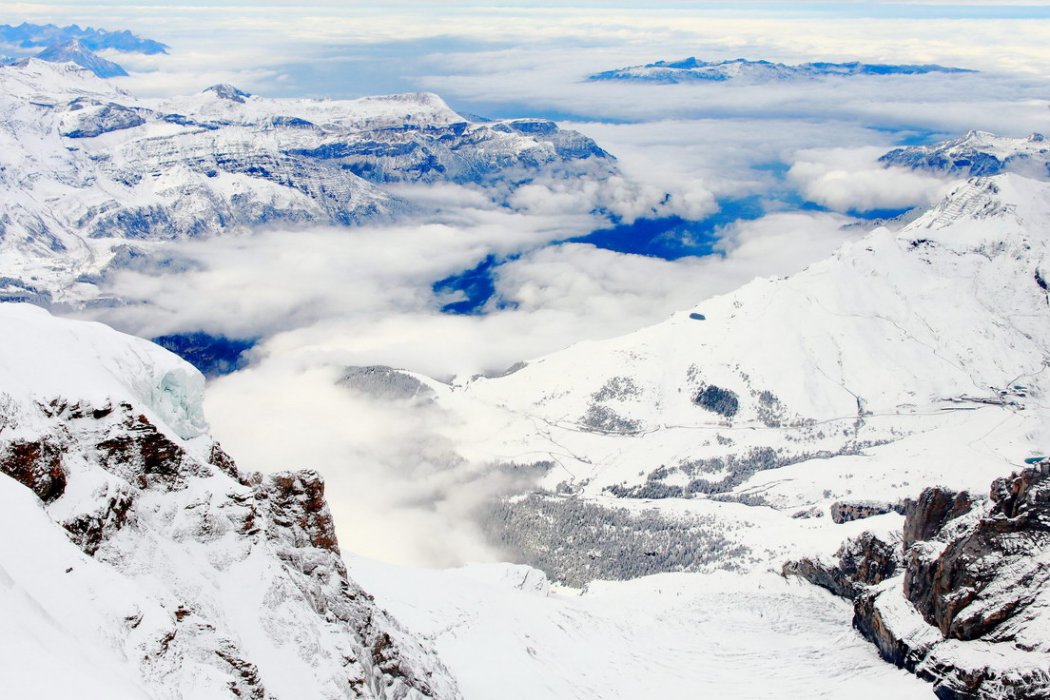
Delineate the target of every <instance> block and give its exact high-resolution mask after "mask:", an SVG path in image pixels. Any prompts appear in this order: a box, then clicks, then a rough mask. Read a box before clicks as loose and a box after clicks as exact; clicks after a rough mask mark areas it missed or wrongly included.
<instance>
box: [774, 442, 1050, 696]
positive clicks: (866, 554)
mask: <svg viewBox="0 0 1050 700" xmlns="http://www.w3.org/2000/svg"><path fill="white" fill-rule="evenodd" d="M784 573H785V574H793V575H798V576H801V577H803V578H805V579H806V580H808V581H810V582H812V583H814V584H816V585H819V586H822V587H824V588H826V589H828V590H830V591H832V592H833V593H835V594H837V595H841V596H844V597H848V598H852V599H853V600H854V620H853V624H854V626H855V627H856V628H857V629H858V630H859V631H860V632H861V634H863V635H864V636H865V637H866V638H868V639H869V640H870V641H872V642H873V643H874V644H875V645H876V646H878V648H879V651H880V653H881V654H882V656H883V657H884V658H885V659H886V660H887V661H890V662H892V663H894V664H896V665H898V666H901V667H904V668H907V669H908V670H910V671H912V672H914V673H915V674H917V675H918V676H920V677H922V678H925V679H927V680H929V681H931V682H933V684H934V691H935V692H936V694H937V696H938V697H940V698H945V699H949V700H957V699H958V700H963V699H967V700H968V699H972V698H989V699H992V698H994V699H1000V700H1001V699H1009V700H1021V699H1025V700H1035V699H1038V698H1050V615H1048V612H1047V610H1048V609H1050V608H1048V603H1050V590H1048V588H1047V583H1048V581H1050V463H1046V462H1043V463H1041V464H1038V465H1036V466H1033V467H1030V468H1027V469H1024V470H1022V471H1020V472H1017V473H1015V474H1013V475H1011V476H1010V477H1006V478H1001V479H997V480H996V481H995V482H994V483H993V484H992V487H991V490H990V493H989V497H988V499H987V501H982V502H975V501H974V499H973V498H972V497H971V496H970V495H969V494H967V493H965V492H961V493H955V492H952V491H949V490H947V489H943V488H936V487H935V488H928V489H926V490H924V491H923V492H922V494H921V495H920V496H919V498H918V499H916V500H915V501H912V502H910V503H909V504H908V507H907V514H906V519H905V523H904V530H903V534H902V540H901V544H900V547H896V546H893V547H892V548H891V546H890V545H889V544H888V543H886V542H884V541H882V540H880V539H878V538H876V537H874V536H873V535H871V534H870V533H866V534H865V535H863V536H862V537H860V538H858V539H856V540H853V541H851V542H849V543H847V544H846V545H844V546H843V549H842V550H840V552H839V554H838V560H837V561H832V562H828V561H821V560H819V559H802V560H799V561H795V562H790V563H788V564H787V565H786V566H785V567H784Z"/></svg>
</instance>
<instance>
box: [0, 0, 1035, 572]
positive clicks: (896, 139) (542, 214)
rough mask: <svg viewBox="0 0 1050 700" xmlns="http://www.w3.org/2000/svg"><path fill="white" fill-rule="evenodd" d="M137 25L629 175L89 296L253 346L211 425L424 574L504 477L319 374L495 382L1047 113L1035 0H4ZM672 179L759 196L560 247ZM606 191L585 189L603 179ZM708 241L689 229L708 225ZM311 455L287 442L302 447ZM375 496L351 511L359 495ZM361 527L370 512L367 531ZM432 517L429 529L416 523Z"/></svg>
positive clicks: (130, 281) (119, 318)
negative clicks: (714, 70) (529, 125)
mask: <svg viewBox="0 0 1050 700" xmlns="http://www.w3.org/2000/svg"><path fill="white" fill-rule="evenodd" d="M22 20H29V21H36V22H48V21H50V22H55V23H57V24H68V23H72V22H76V23H80V24H82V25H84V24H91V25H95V26H102V27H105V28H110V29H121V28H130V29H132V30H134V31H136V32H137V33H139V34H141V35H142V36H145V37H149V38H152V39H156V40H159V41H162V42H165V43H167V44H169V45H170V46H171V52H170V54H168V55H164V56H137V55H127V54H113V55H112V56H109V54H107V56H109V57H111V58H113V59H114V60H118V61H119V62H120V63H122V64H123V65H124V66H125V67H127V68H128V69H129V70H130V71H131V73H132V75H131V76H130V77H129V78H125V79H121V80H120V84H121V86H122V87H124V88H126V89H128V90H130V91H132V92H135V93H138V94H143V95H155V96H169V95H178V94H189V93H194V92H197V91H198V90H200V89H202V88H204V87H206V86H207V85H210V84H213V83H218V82H230V83H233V84H235V85H237V86H238V87H241V88H244V89H247V90H250V91H252V92H256V93H259V94H262V95H265V96H274V97H326V96H327V97H333V98H353V97H358V96H363V95H368V94H379V93H389V92H398V91H415V90H428V91H434V92H437V93H439V94H440V95H441V96H442V97H443V98H445V99H446V100H447V101H448V102H449V104H450V105H451V106H453V107H454V108H455V109H457V110H460V111H462V112H466V113H474V114H481V115H487V116H492V117H510V116H540V117H549V118H554V119H557V120H559V122H560V123H561V125H562V126H563V127H565V128H573V129H576V130H579V131H581V132H583V133H585V134H587V135H588V136H591V137H592V138H594V139H595V140H596V141H597V142H598V143H599V145H600V146H602V147H603V148H605V149H606V150H607V151H609V152H611V153H612V154H614V155H615V156H616V157H617V158H618V164H619V167H620V171H621V173H622V176H623V183H621V185H622V186H612V185H615V184H617V183H611V184H610V183H609V182H606V183H604V185H603V186H602V187H601V188H600V192H599V191H598V190H595V189H593V188H592V189H588V187H590V185H589V184H588V183H569V184H566V183H553V182H538V183H534V185H532V186H530V187H526V188H522V189H521V190H519V192H518V193H517V194H516V195H515V199H514V200H513V201H512V202H511V206H510V207H506V206H501V205H499V204H497V203H495V202H493V201H490V200H489V199H488V198H486V196H485V195H484V193H479V192H478V191H476V190H470V189H464V188H457V187H452V186H436V187H433V188H429V189H427V190H425V191H423V190H416V191H413V190H412V189H411V188H406V189H405V190H404V191H403V192H401V194H403V195H404V196H406V197H408V198H411V199H414V200H416V201H420V202H426V203H428V205H429V206H430V207H431V214H430V216H429V217H428V218H425V219H411V220H404V221H400V222H397V223H395V224H392V225H384V226H363V227H359V228H355V229H350V230H345V229H344V230H332V229H323V230H311V231H266V232H257V233H255V234H252V235H248V236H243V237H235V238H227V239H216V240H211V241H207V242H192V243H185V244H178V245H174V246H172V247H171V248H170V250H168V251H167V252H168V253H169V254H170V255H173V256H175V257H180V258H184V259H185V260H186V261H188V264H186V265H185V266H184V268H185V272H183V273H181V274H172V273H170V272H169V273H167V274H164V275H156V274H149V273H145V272H131V271H128V272H125V273H123V274H121V275H118V276H116V277H115V278H114V279H113V280H112V286H111V288H110V289H109V291H111V292H113V293H115V294H118V295H121V296H125V297H128V298H132V299H138V300H141V301H143V302H144V303H142V304H139V305H133V306H129V307H124V308H112V309H100V310H93V311H91V312H90V315H91V316H92V317H94V318H98V319H100V320H103V321H106V322H109V323H111V324H113V325H115V326H117V327H120V328H123V329H126V330H129V331H132V332H136V333H139V334H142V335H145V336H152V335H157V334H161V333H170V332H177V331H193V330H205V331H207V332H210V333H217V334H226V335H230V336H234V337H260V338H261V339H262V340H261V341H260V343H259V345H258V346H257V347H256V348H255V349H254V350H253V352H252V365H251V367H250V368H249V369H247V370H245V371H242V372H239V373H237V374H234V375H232V376H229V377H225V378H222V379H219V380H215V381H214V382H213V383H212V384H211V387H210V389H209V405H208V410H209V415H210V418H211V421H212V423H213V426H214V429H215V432H216V434H217V435H218V437H219V439H220V440H221V441H223V443H224V444H225V445H226V446H227V448H229V449H230V450H231V452H232V453H233V454H234V455H235V456H237V457H238V459H239V460H240V461H241V462H242V463H244V464H246V465H248V466H250V467H256V468H274V469H276V468H286V467H298V466H313V467H317V468H320V469H321V470H322V471H323V473H324V474H325V475H326V477H327V478H328V479H329V483H330V489H329V495H330V497H331V499H332V502H333V506H334V508H335V509H336V516H337V517H336V521H337V522H338V523H340V526H341V528H342V530H341V532H340V536H341V538H342V539H343V541H344V545H346V546H347V547H348V548H349V549H352V550H355V551H359V552H362V553H365V554H370V555H373V556H379V557H382V558H388V559H394V560H398V561H404V562H411V563H423V564H441V565H444V564H450V563H458V562H462V561H466V560H470V559H485V558H492V557H498V556H499V553H498V552H494V551H493V550H492V549H491V547H490V546H489V545H488V543H487V542H486V540H485V537H484V533H482V532H480V531H479V530H478V529H477V526H476V525H475V524H474V522H473V520H472V519H471V512H472V508H473V507H474V506H475V505H476V503H477V501H478V500H479V499H483V498H485V497H488V496H490V495H492V494H493V493H497V492H499V490H500V489H502V488H505V484H502V483H499V482H498V480H497V481H492V480H490V479H489V478H488V477H487V476H486V472H485V471H484V470H483V469H481V468H480V466H479V465H472V464H469V463H465V462H461V461H459V460H457V459H456V457H455V454H454V453H455V450H454V447H455V446H454V445H450V444H448V442H447V438H446V437H444V433H443V432H442V430H440V429H439V427H440V426H441V424H442V421H443V420H446V419H447V417H445V416H442V415H440V414H437V413H435V412H434V409H433V408H432V407H423V406H414V407H404V406H403V407H399V411H400V413H398V414H397V415H391V414H390V413H389V410H390V409H389V407H384V406H379V405H375V404H374V403H371V402H369V401H367V400H365V399H363V398H362V397H354V396H351V395H349V394H348V393H347V391H346V390H345V389H342V388H338V387H336V386H335V385H334V380H335V378H336V377H337V376H338V374H339V372H340V370H341V368H343V367H345V366H347V365H364V364H384V365H392V366H397V367H405V368H409V369H412V370H414V371H419V372H423V373H426V374H429V375H431V376H434V377H438V378H441V379H447V378H450V377H452V376H454V375H469V374H472V373H475V372H484V371H497V370H500V369H503V368H506V367H507V366H509V365H511V364H513V363H514V362H516V361H519V360H526V359H529V358H533V357H536V356H538V355H542V354H545V353H549V352H554V351H556V350H558V349H560V348H563V347H565V346H567V345H569V344H571V343H574V342H577V341H580V340H585V339H592V338H605V337H610V336H613V335H616V334H620V333H625V332H629V331H632V330H635V329H637V328H639V327H641V326H644V325H646V324H649V323H654V322H657V321H659V320H662V319H663V318H665V317H667V316H668V315H669V314H671V313H672V312H674V311H677V310H681V309H685V308H690V307H692V306H694V305H696V304H698V303H700V302H701V301H703V300H704V299H705V298H707V297H709V296H710V295H713V294H720V293H724V292H728V291H731V290H732V289H734V288H736V287H738V286H740V285H742V284H745V283H747V282H748V281H749V280H751V279H753V278H754V277H756V276H769V275H786V274H791V273H792V272H794V271H797V270H799V269H801V268H802V267H804V266H805V265H807V264H809V263H811V262H813V261H816V260H819V259H820V258H822V257H825V256H827V255H829V254H831V253H832V252H833V251H834V250H835V249H836V248H837V247H838V246H839V245H841V244H842V243H843V242H846V241H848V240H852V239H855V238H857V237H859V236H861V235H863V234H864V233H865V231H866V230H867V229H868V228H869V227H870V224H868V223H866V222H864V221H861V220H858V219H856V218H853V217H852V216H851V213H853V214H856V213H857V212H858V211H868V210H903V209H908V208H910V207H914V206H925V205H928V204H930V203H932V202H935V201H936V200H937V199H939V198H940V197H941V196H943V193H944V192H945V189H946V188H947V187H949V186H950V183H949V182H946V181H945V180H944V179H941V178H937V177H934V176H931V175H923V174H917V173H914V172H910V171H907V172H906V171H897V170H887V169H885V168H883V167H882V166H881V165H880V164H878V162H877V159H878V157H879V156H880V155H881V154H883V153H885V152H886V151H888V150H889V149H891V148H893V147H894V146H896V145H899V144H901V143H921V142H928V141H933V140H937V139H941V138H947V137H950V136H956V135H960V134H962V133H965V132H966V131H967V130H969V129H975V128H976V129H986V130H990V131H996V132H1000V133H1004V134H1009V135H1015V136H1022V135H1025V134H1027V133H1030V132H1033V131H1050V109H1048V105H1050V79H1048V78H1047V76H1050V41H1047V37H1048V36H1050V3H1043V2H1007V3H992V2H984V3H979V2H975V3H957V2H871V1H869V2H826V3H820V2H806V3H794V2H768V1H765V2H735V3H726V2H666V1H665V2H598V1H595V2H581V1H579V0H577V1H576V2H570V3H560V2H521V1H517V2H498V1H497V2H492V1H490V2H477V3H466V2H457V3H445V2H392V3H375V2H345V1H344V0H338V1H336V0H332V1H331V2H321V1H318V0H312V1H308V2H303V3H294V4H293V3H289V2H287V1H286V0H283V1H265V0H263V1H259V0H253V1H252V2H247V1H245V0H227V1H220V2H203V1H202V0H198V1H196V2H182V1H179V0H145V1H142V0H139V1H136V2H129V1H127V0H94V1H91V0H88V1H87V2H75V3H73V2H68V1H67V2H50V1H46V0H44V1H41V0H38V1H37V2H26V3H18V2H14V3H11V2H7V3H4V4H3V5H2V6H0V23H4V22H6V23H14V24H17V23H19V22H21V21H22ZM686 56H697V57H699V58H702V59H709V60H713V59H727V58H736V57H746V58H750V59H768V60H773V61H784V62H789V63H795V62H804V61H814V60H821V61H850V60H861V61H868V62H883V63H938V64H942V65H949V66H959V67H964V68H972V69H977V70H979V71H980V72H979V73H976V74H965V75H953V76H945V75H936V76H903V77H893V78H889V77H883V76H879V77H871V78H858V79H855V80H848V81H843V80H839V81H835V82H810V83H786V84H776V85H773V84H766V85H759V86H755V85H708V84H699V85H637V84H621V83H587V82H584V80H585V78H586V77H587V76H588V75H589V74H591V73H594V72H598V71H602V70H608V69H612V68H618V67H622V66H627V65H634V64H642V63H648V62H652V61H655V60H658V59H680V58H684V57H686ZM665 192H673V193H675V202H676V203H678V204H676V207H677V209H676V210H675V211H674V212H671V213H674V214H677V215H678V216H680V217H681V218H682V219H685V220H693V221H704V220H706V219H707V217H711V216H712V215H717V214H718V213H719V210H720V209H721V210H722V212H723V213H725V212H727V211H732V207H734V206H736V205H737V204H738V203H739V202H741V201H751V200H750V199H749V198H751V199H754V200H756V201H759V202H760V205H761V213H762V214H763V215H761V216H758V217H757V218H756V217H754V216H750V217H741V218H739V219H734V217H733V216H726V217H724V219H720V220H719V223H718V225H717V226H712V227H711V230H710V235H711V236H712V237H713V239H714V243H713V251H714V252H713V254H712V255H706V256H686V257H682V258H680V259H676V260H666V259H660V258H658V257H646V256H641V255H632V254H627V253H624V252H622V251H617V250H609V249H606V248H602V247H596V246H593V245H588V244H585V243H564V242H563V241H566V240H568V239H571V238H574V237H579V236H584V235H586V234H588V233H590V232H591V231H594V230H595V229H599V228H602V227H604V226H608V225H610V223H611V222H610V221H608V220H607V219H603V218H602V217H601V216H600V215H596V214H594V213H592V212H591V209H592V208H593V206H594V204H595V202H598V201H600V203H601V204H602V205H603V206H605V207H606V208H607V209H609V210H611V211H615V212H617V213H618V214H621V215H623V216H624V217H625V218H628V219H629V218H633V217H634V216H636V215H638V214H639V213H641V212H644V211H645V210H646V208H647V207H649V206H650V205H651V202H652V201H653V200H659V199H660V197H661V195H662V194H663V193H665ZM599 197H600V198H602V199H600V200H599V199H598V198H599ZM704 230H705V231H706V230H708V229H704ZM488 256H493V257H494V258H495V259H498V260H499V261H500V263H501V264H499V265H497V266H496V267H495V269H494V271H493V273H492V280H491V283H492V285H493V287H494V294H493V296H492V298H491V299H490V300H489V302H488V303H487V304H486V305H485V306H483V307H482V308H480V309H479V311H480V312H481V313H476V314H472V315H465V316H464V315H450V314H447V313H442V307H443V306H444V305H445V304H447V303H448V302H449V301H450V299H449V298H448V296H447V294H441V293H437V292H435V291H434V289H433V284H434V283H435V282H437V281H438V280H441V279H444V278H447V277H449V276H453V275H456V274H457V273H462V272H463V271H465V270H470V269H471V268H474V267H475V266H476V265H478V264H479V263H480V262H482V261H483V260H485V259H486V258H487V257H488ZM304 445H307V446H308V449H304ZM362 492H368V493H371V494H374V498H371V499H368V502H367V503H362V502H361V499H360V497H359V494H360V493H362ZM376 523H383V527H377V526H376ZM436 531H440V532H447V533H449V535H448V537H447V538H445V539H444V540H442V541H441V542H435V541H434V540H433V538H432V537H429V536H428V533H433V532H436Z"/></svg>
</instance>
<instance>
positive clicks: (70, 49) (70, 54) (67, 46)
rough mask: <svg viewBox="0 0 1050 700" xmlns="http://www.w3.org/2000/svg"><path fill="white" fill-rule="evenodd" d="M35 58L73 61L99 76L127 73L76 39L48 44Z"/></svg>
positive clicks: (114, 75) (107, 76) (115, 75)
mask: <svg viewBox="0 0 1050 700" xmlns="http://www.w3.org/2000/svg"><path fill="white" fill-rule="evenodd" d="M36 58H37V59H39V60H41V61H48V62H50V63H66V62H70V63H75V64H76V65H78V66H80V67H81V68H85V69H87V70H89V71H91V72H92V73H94V74H95V75H97V76H98V77H100V78H118V77H121V76H126V75H127V74H128V72H127V71H126V70H124V68H123V66H121V65H119V64H117V63H114V62H113V61H108V60H106V59H104V58H102V57H101V56H98V55H96V54H95V53H94V52H92V51H91V50H90V49H88V48H87V47H86V46H84V45H83V44H82V43H81V42H80V40H78V39H72V40H70V41H67V42H66V43H64V44H55V45H54V46H49V47H48V48H46V49H44V50H43V51H41V52H40V53H38V54H37V55H36Z"/></svg>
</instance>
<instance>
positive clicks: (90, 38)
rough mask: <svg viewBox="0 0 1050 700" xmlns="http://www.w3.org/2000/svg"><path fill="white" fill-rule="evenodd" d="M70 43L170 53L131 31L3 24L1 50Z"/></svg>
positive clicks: (148, 52) (164, 47) (52, 25)
mask: <svg viewBox="0 0 1050 700" xmlns="http://www.w3.org/2000/svg"><path fill="white" fill-rule="evenodd" d="M69 41H79V42H80V43H81V44H82V45H83V46H84V47H85V48H87V49H88V50H90V51H98V50H100V49H115V50H117V51H123V52H130V53H143V54H147V55H152V54H161V53H167V50H168V47H167V46H166V45H164V44H162V43H160V42H159V41H154V40H153V39H144V38H142V37H139V36H138V35H136V34H133V33H132V32H130V31H128V30H127V29H121V30H116V31H110V30H106V29H96V28H95V27H81V26H80V25H77V24H70V25H68V26H65V27H59V26H57V25H54V24H33V23H31V22H22V23H21V24H18V25H10V24H0V46H2V45H3V44H10V45H12V46H14V47H18V48H24V49H32V48H38V47H47V46H55V45H57V44H64V43H66V42H69Z"/></svg>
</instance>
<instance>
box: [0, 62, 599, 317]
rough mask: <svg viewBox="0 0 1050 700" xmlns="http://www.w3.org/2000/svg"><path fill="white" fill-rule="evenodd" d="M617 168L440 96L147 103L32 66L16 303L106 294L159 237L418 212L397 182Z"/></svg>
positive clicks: (8, 132) (5, 166)
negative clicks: (461, 110)
mask: <svg viewBox="0 0 1050 700" xmlns="http://www.w3.org/2000/svg"><path fill="white" fill-rule="evenodd" d="M614 168H615V166H614V164H613V161H612V158H611V157H610V156H609V155H608V154H606V153H605V152H604V151H603V150H601V149H600V148H598V146H597V145H596V144H595V143H594V142H593V141H591V140H590V139H588V138H586V137H584V136H582V135H580V134H578V133H575V132H571V131H563V130H561V129H559V128H558V127H557V126H556V125H555V124H554V123H552V122H549V121H545V120H537V119H519V120H513V119H512V120H499V121H491V122H481V121H473V120H470V119H467V118H465V117H463V116H461V115H459V114H457V113H456V112H454V111H453V110H451V109H450V108H449V107H448V105H446V104H445V103H444V102H443V101H442V100H441V99H440V98H439V97H437V96H436V95H433V94H429V93H418V94H406V95H392V96H387V97H370V98H364V99H359V100H348V101H333V100H290V99H289V100H277V99H266V98H262V97H257V96H253V95H249V94H247V93H245V92H244V91H241V90H237V89H236V88H233V87H231V86H225V85H220V86H214V87H212V88H209V89H207V90H204V91H202V92H200V93H198V94H196V95H192V96H188V97H184V98H178V99H166V100H146V99H139V98H135V97H133V96H131V95H129V94H127V93H126V92H124V91H122V90H120V89H118V88H116V87H115V86H113V85H112V84H111V83H108V82H106V81H104V80H101V79H99V78H97V77H96V76H94V75H92V74H91V73H89V72H88V71H86V70H83V69H81V68H78V67H77V66H75V65H73V64H71V63H59V64H51V63H46V62H43V61H39V60H35V59H29V60H27V61H25V62H22V63H20V64H18V65H14V66H6V67H0V192H2V194H3V196H2V199H0V254H2V259H3V267H2V269H0V298H7V299H16V300H17V299H23V300H39V301H46V300H48V299H50V298H52V294H54V293H57V295H58V296H62V295H65V296H66V297H70V296H72V297H76V296H77V295H78V293H81V292H83V293H84V294H85V295H90V289H91V287H90V285H91V284H92V283H93V282H95V281H97V279H98V275H100V274H102V273H103V271H104V270H105V268H106V267H107V266H108V265H110V264H111V263H113V264H122V263H125V262H127V261H128V260H129V259H132V258H136V257H141V255H142V253H143V249H144V247H147V246H148V244H149V242H150V241H158V240H171V239H178V238H186V237H199V236H216V235H221V234H223V233H224V232H233V231H242V230H245V229H246V228H248V227H253V226H258V225H262V224H283V225H288V226H298V225H305V224H336V225H347V224H351V223H354V222H359V221H362V220H367V219H374V218H376V217H384V216H390V215H392V214H394V213H396V212H399V211H403V210H404V209H405V204H404V203H403V202H401V201H399V200H398V199H397V198H396V197H394V196H392V195H391V194H390V193H388V192H387V191H385V190H384V189H383V185H384V184H386V183H393V182H424V183H426V182H436V181H442V182H455V183H461V184H471V185H474V186H477V187H486V186H489V185H496V184H498V185H499V186H500V188H501V190H500V191H501V192H505V191H506V190H507V189H512V188H513V183H515V182H521V181H525V180H527V179H528V178H529V177H536V176H538V175H539V174H541V173H543V174H546V175H548V176H550V177H555V178H557V177H581V176H601V175H607V174H609V173H610V172H612V171H613V169H614ZM516 175H522V176H523V177H516ZM78 285H79V289H78ZM84 285H86V287H85V286H84ZM85 289H87V290H88V291H86V292H84V290H85Z"/></svg>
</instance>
